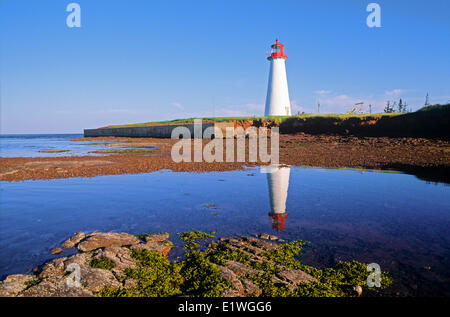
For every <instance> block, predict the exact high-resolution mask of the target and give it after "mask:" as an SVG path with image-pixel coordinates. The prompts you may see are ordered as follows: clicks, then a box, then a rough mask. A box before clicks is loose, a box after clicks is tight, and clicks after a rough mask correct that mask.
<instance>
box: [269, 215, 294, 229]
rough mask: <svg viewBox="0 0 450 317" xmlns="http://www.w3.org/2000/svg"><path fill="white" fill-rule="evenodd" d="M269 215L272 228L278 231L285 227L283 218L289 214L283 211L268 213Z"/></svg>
mask: <svg viewBox="0 0 450 317" xmlns="http://www.w3.org/2000/svg"><path fill="white" fill-rule="evenodd" d="M269 216H270V217H272V228H274V229H275V230H277V231H280V230H283V229H284V228H285V224H284V220H285V219H286V218H287V217H288V216H289V214H288V213H284V214H274V213H269Z"/></svg>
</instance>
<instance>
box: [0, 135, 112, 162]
mask: <svg viewBox="0 0 450 317" xmlns="http://www.w3.org/2000/svg"><path fill="white" fill-rule="evenodd" d="M82 136H83V134H2V135H0V156H1V157H38V156H41V157H55V156H71V155H92V154H91V153H89V152H91V151H95V150H102V149H107V148H108V147H106V146H105V145H104V144H95V143H96V142H92V141H73V139H75V138H80V137H82ZM101 142H102V143H105V142H104V141H101ZM48 150H64V151H66V152H62V153H42V152H39V151H48Z"/></svg>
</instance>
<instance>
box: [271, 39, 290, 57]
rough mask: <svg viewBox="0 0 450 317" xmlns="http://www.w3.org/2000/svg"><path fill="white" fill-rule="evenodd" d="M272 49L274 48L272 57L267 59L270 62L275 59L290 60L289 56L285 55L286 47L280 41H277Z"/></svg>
mask: <svg viewBox="0 0 450 317" xmlns="http://www.w3.org/2000/svg"><path fill="white" fill-rule="evenodd" d="M270 47H271V48H272V52H271V54H270V56H269V57H267V59H268V60H271V59H273V58H284V59H287V58H288V57H287V55H286V54H284V45H283V44H281V43H280V42H278V39H276V41H275V44H272V45H271V46H270Z"/></svg>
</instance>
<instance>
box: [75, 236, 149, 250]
mask: <svg viewBox="0 0 450 317" xmlns="http://www.w3.org/2000/svg"><path fill="white" fill-rule="evenodd" d="M139 242H140V241H139V239H138V238H137V237H135V236H133V235H131V234H128V233H112V232H107V233H102V232H93V233H91V234H89V235H88V236H87V238H86V240H84V241H83V242H81V243H80V244H78V250H80V251H83V252H88V251H92V250H95V249H98V248H106V247H121V246H125V245H133V244H138V243H139Z"/></svg>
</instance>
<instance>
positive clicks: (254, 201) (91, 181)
mask: <svg viewBox="0 0 450 317" xmlns="http://www.w3.org/2000/svg"><path fill="white" fill-rule="evenodd" d="M251 172H252V173H251V174H249V171H233V172H221V173H218V172H214V173H195V174H189V173H174V172H168V171H161V172H155V173H150V174H137V175H115V176H100V177H95V178H71V179H60V180H51V181H47V180H42V181H24V182H13V183H8V182H1V183H0V184H1V192H0V199H1V205H2V209H1V214H0V237H1V239H0V249H1V253H2V254H1V256H0V272H1V274H2V275H5V274H11V273H23V272H25V271H26V270H29V269H31V268H33V267H34V266H37V265H39V264H41V263H42V262H43V261H45V260H48V259H49V258H51V257H52V256H51V255H50V253H49V251H50V249H51V248H52V247H56V246H58V245H60V243H61V242H62V241H63V240H64V239H66V238H68V237H69V236H70V235H71V234H72V233H74V232H76V231H85V232H91V231H96V230H98V231H110V230H111V231H116V232H120V231H124V232H130V233H144V232H145V233H149V232H166V231H167V232H171V233H172V234H174V233H176V232H181V231H187V230H191V229H197V230H203V231H216V232H217V235H218V236H226V235H230V234H236V233H241V234H254V233H262V232H266V233H272V234H276V235H278V236H280V237H282V238H284V239H304V240H308V241H311V242H312V247H311V252H309V253H307V255H306V257H305V261H307V262H309V263H316V262H317V263H322V264H325V265H332V264H333V262H334V261H336V260H341V259H342V260H351V259H357V260H360V261H364V262H376V263H379V264H380V265H381V267H382V268H389V269H399V268H402V269H410V270H413V271H414V270H420V269H421V268H422V267H423V266H425V265H427V266H431V267H432V268H433V270H434V271H433V272H434V273H436V271H437V273H436V274H437V275H438V276H439V277H440V278H442V279H444V280H445V279H447V282H448V279H449V277H450V274H449V270H450V269H449V268H450V265H449V264H450V249H449V248H450V234H449V233H450V231H449V228H450V187H449V186H446V185H442V184H429V183H426V182H423V181H420V180H418V179H417V178H415V177H414V176H411V175H404V174H394V173H375V172H359V171H354V170H328V169H319V168H313V169H305V168H297V167H292V168H287V169H285V171H284V174H283V173H282V174H283V175H284V176H282V175H281V174H280V175H279V176H281V177H279V178H281V179H278V180H274V179H272V181H270V179H268V176H267V175H266V174H263V173H259V170H257V169H255V170H254V171H253V170H252V171H251ZM249 175H253V176H249ZM272 177H273V176H272ZM286 177H287V182H286ZM271 182H272V183H273V184H272V187H271V186H268V184H271ZM286 183H288V184H287V186H288V188H289V189H288V194H287V201H286V203H285V206H286V208H285V209H286V213H287V214H288V215H287V217H286V218H284V226H285V228H284V229H283V230H280V231H276V229H275V228H276V227H277V226H274V225H273V222H274V219H273V214H274V213H278V214H279V212H274V209H278V210H281V209H283V207H284V206H283V204H284V203H283V200H284V197H286V194H285V193H284V191H285V190H284V188H287V186H286ZM277 184H278V185H277ZM277 188H278V189H277ZM269 192H271V193H272V197H269ZM280 201H281V202H280ZM207 205H210V206H207ZM212 205H214V206H212ZM280 206H281V207H280ZM269 214H270V215H269ZM447 285H448V283H447ZM448 288H449V287H448V286H447V291H448Z"/></svg>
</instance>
